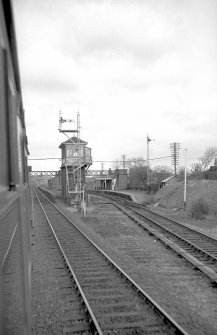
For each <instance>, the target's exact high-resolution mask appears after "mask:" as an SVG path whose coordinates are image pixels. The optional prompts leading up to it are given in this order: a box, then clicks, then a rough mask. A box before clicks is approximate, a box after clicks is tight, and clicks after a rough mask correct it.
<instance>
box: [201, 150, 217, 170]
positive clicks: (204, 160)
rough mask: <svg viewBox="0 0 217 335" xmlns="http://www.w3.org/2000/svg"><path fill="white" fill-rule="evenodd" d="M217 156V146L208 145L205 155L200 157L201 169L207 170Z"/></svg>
mask: <svg viewBox="0 0 217 335" xmlns="http://www.w3.org/2000/svg"><path fill="white" fill-rule="evenodd" d="M216 157H217V147H208V148H207V149H206V151H205V152H204V154H203V156H202V157H200V158H199V161H200V163H201V170H202V171H206V170H207V169H208V167H209V165H210V164H211V162H212V160H213V159H215V158H216Z"/></svg>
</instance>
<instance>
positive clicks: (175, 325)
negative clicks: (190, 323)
mask: <svg viewBox="0 0 217 335" xmlns="http://www.w3.org/2000/svg"><path fill="white" fill-rule="evenodd" d="M39 192H40V193H42V195H43V196H44V197H45V198H46V200H47V201H48V202H49V204H50V205H51V206H52V207H55V208H56V210H57V211H58V212H59V213H60V214H62V216H64V218H65V219H66V220H67V221H68V222H69V223H70V224H71V225H73V226H74V227H75V229H77V230H78V231H79V232H80V233H81V234H82V236H83V237H85V239H87V240H88V241H89V242H90V243H91V244H92V245H93V246H94V247H95V248H96V249H97V251H98V252H99V253H100V254H101V255H102V256H103V257H104V258H105V259H106V260H107V261H108V262H109V263H110V264H111V265H112V266H113V268H115V270H117V271H118V272H119V273H120V274H121V276H122V277H123V278H125V279H126V280H127V282H128V283H130V285H131V286H132V287H133V288H134V290H135V291H136V292H137V293H138V294H139V295H140V296H141V297H142V298H143V299H144V300H145V301H146V302H147V303H148V304H149V305H150V306H151V307H152V308H153V309H154V310H155V311H156V312H157V314H158V315H159V316H161V318H162V319H163V320H164V322H166V323H167V324H169V325H170V326H171V327H173V328H174V330H175V334H177V335H189V334H188V333H187V332H186V331H185V330H184V328H182V327H181V326H180V325H179V324H178V323H177V322H176V321H175V320H174V319H173V318H172V317H171V316H170V315H169V314H168V313H167V312H166V311H164V310H163V308H162V307H161V306H160V305H159V304H158V303H157V302H156V301H154V299H153V298H152V297H151V296H150V295H149V294H148V293H147V292H145V291H144V290H143V289H142V288H141V287H140V286H139V285H138V284H137V283H136V282H135V281H134V280H133V279H132V278H131V277H130V276H129V275H128V274H127V273H126V272H125V271H124V270H122V269H121V268H120V266H119V265H118V264H116V263H115V262H114V261H113V260H112V259H111V258H110V257H109V256H108V255H107V254H106V253H105V252H104V251H103V250H102V249H101V248H99V247H98V246H97V244H96V243H95V242H93V241H92V240H91V239H90V238H89V237H88V236H87V235H86V234H85V233H84V232H83V231H82V230H80V229H79V228H78V227H77V226H75V225H74V224H73V222H72V221H70V219H69V218H68V217H67V216H66V215H65V214H64V213H63V212H62V211H61V210H60V209H59V208H58V207H57V206H56V205H55V204H54V203H52V202H51V201H50V200H49V198H47V196H46V195H45V194H44V193H43V192H42V191H39Z"/></svg>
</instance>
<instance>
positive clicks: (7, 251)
mask: <svg viewBox="0 0 217 335" xmlns="http://www.w3.org/2000/svg"><path fill="white" fill-rule="evenodd" d="M16 230H17V224H16V226H15V228H14V231H13V234H12V236H11V239H10V242H9V244H8V248H7V250H6V253H5V255H4V258H3V260H2V264H1V266H2V268H3V267H4V265H5V262H6V259H7V257H8V254H9V252H10V248H11V245H12V242H13V239H14V236H15V233H16Z"/></svg>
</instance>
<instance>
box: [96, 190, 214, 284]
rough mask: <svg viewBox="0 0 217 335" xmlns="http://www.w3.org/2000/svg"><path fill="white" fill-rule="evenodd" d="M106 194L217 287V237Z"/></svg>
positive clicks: (117, 205)
mask: <svg viewBox="0 0 217 335" xmlns="http://www.w3.org/2000/svg"><path fill="white" fill-rule="evenodd" d="M94 193H95V192H94ZM95 194H96V193H95ZM103 196H105V197H106V198H109V199H110V200H111V201H113V203H114V204H115V206H116V207H118V208H119V209H120V210H121V211H123V212H124V213H125V214H127V215H128V216H129V217H131V219H133V220H134V221H135V222H136V223H137V224H138V225H139V226H140V227H142V228H143V229H146V230H148V231H149V233H150V234H153V235H154V236H155V237H156V238H158V239H160V240H161V241H163V242H164V243H165V244H166V246H167V247H170V248H171V249H173V250H174V251H175V252H177V253H178V255H180V256H182V257H184V258H185V259H186V260H187V261H189V262H190V263H191V264H192V265H193V267H194V268H196V269H199V270H200V271H202V272H203V273H204V274H205V275H207V276H208V277H209V279H210V280H211V283H212V285H213V286H214V287H216V286H217V240H216V239H214V238H212V237H210V236H209V235H206V234H204V233H201V232H200V231H199V230H197V229H194V228H192V227H190V226H188V225H186V224H183V223H180V222H178V221H175V220H172V219H170V218H168V217H166V216H163V215H160V214H158V213H155V212H153V211H151V210H149V209H147V208H146V207H145V206H142V205H140V204H136V203H134V202H133V201H129V200H125V199H121V198H119V197H117V196H110V195H107V194H106V195H103Z"/></svg>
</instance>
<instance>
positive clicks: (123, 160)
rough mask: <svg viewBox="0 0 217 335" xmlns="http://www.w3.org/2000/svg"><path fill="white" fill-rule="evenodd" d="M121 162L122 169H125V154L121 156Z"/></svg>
mask: <svg viewBox="0 0 217 335" xmlns="http://www.w3.org/2000/svg"><path fill="white" fill-rule="evenodd" d="M122 162H123V169H125V168H126V155H125V154H123V155H122Z"/></svg>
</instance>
